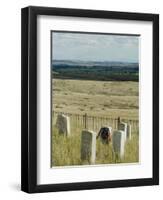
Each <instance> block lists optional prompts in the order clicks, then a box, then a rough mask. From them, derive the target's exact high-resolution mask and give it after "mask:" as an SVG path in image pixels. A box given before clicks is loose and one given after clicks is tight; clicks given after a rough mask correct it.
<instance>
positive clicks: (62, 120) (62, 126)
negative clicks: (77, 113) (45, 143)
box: [56, 114, 70, 136]
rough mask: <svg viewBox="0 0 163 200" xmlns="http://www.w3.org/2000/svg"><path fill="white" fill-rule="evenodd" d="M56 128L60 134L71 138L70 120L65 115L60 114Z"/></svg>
mask: <svg viewBox="0 0 163 200" xmlns="http://www.w3.org/2000/svg"><path fill="white" fill-rule="evenodd" d="M56 126H57V128H58V130H59V133H61V134H65V135H67V136H70V118H69V117H68V116H66V115H64V114H59V115H58V117H57V122H56Z"/></svg>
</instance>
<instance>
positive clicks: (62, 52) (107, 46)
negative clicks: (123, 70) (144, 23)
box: [52, 32, 139, 61]
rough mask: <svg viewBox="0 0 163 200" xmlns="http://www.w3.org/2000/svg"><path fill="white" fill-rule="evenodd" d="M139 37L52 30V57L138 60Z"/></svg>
mask: <svg viewBox="0 0 163 200" xmlns="http://www.w3.org/2000/svg"><path fill="white" fill-rule="evenodd" d="M138 50H139V37H138V36H125V35H124V36H122V35H109V34H108V35H106V34H105V35H104V34H82V33H69V32H53V35H52V55H53V59H72V60H74V59H81V60H89V59H93V60H115V61H116V60H118V61H119V60H121V61H127V60H128V61H138V53H139V52H138Z"/></svg>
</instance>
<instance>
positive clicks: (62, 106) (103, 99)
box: [52, 79, 139, 119]
mask: <svg viewBox="0 0 163 200" xmlns="http://www.w3.org/2000/svg"><path fill="white" fill-rule="evenodd" d="M138 88H139V83H138V82H132V81H106V82H105V81H93V80H66V79H64V80H62V79H53V80H52V90H53V94H52V104H53V109H54V110H55V111H57V112H67V113H78V114H85V113H87V114H88V115H93V116H109V117H111V118H115V117H122V118H128V119H138V113H139V89H138Z"/></svg>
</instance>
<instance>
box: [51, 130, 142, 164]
mask: <svg viewBox="0 0 163 200" xmlns="http://www.w3.org/2000/svg"><path fill="white" fill-rule="evenodd" d="M80 133H81V132H80V130H77V131H76V132H75V133H72V136H70V137H66V136H64V135H62V134H59V133H58V130H57V129H56V128H53V133H52V166H71V165H88V164H90V163H88V162H85V161H84V162H83V161H82V160H81V158H80V155H81V154H80V149H81V135H80ZM138 161H139V140H138V133H133V134H132V139H131V140H128V141H126V145H125V156H124V158H123V159H122V160H121V159H120V157H119V156H118V155H115V153H114V152H113V150H112V144H111V143H110V144H103V143H101V141H100V140H97V144H96V163H95V164H112V163H135V162H138Z"/></svg>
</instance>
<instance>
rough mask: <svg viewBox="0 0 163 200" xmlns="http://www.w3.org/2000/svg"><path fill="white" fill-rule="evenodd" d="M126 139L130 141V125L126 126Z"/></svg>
mask: <svg viewBox="0 0 163 200" xmlns="http://www.w3.org/2000/svg"><path fill="white" fill-rule="evenodd" d="M127 139H129V140H131V125H130V124H128V125H127Z"/></svg>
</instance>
